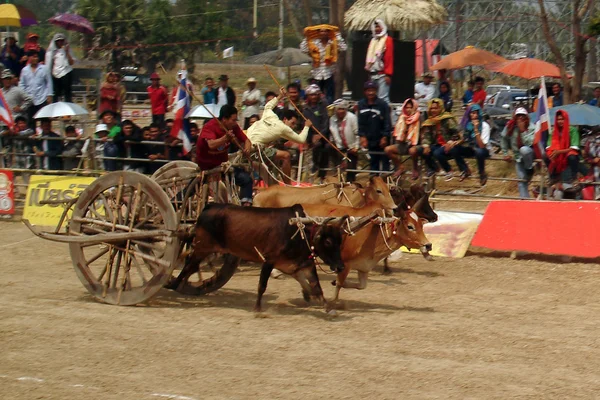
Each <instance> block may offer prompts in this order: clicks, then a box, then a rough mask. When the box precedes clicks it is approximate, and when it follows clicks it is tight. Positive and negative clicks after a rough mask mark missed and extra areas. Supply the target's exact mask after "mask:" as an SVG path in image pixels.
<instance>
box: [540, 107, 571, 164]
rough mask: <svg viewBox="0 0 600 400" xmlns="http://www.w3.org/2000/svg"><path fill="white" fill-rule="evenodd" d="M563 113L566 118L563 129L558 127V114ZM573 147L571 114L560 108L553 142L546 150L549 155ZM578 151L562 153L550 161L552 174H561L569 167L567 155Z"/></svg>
mask: <svg viewBox="0 0 600 400" xmlns="http://www.w3.org/2000/svg"><path fill="white" fill-rule="evenodd" d="M559 115H562V116H563V118H564V119H565V122H564V124H563V127H562V129H559V127H558V122H557V119H558V116H559ZM569 147H571V131H570V126H569V114H568V113H567V112H566V111H564V110H558V111H557V112H556V116H555V117H554V130H553V131H552V142H551V143H550V147H548V149H547V150H546V152H547V153H548V156H551V155H552V154H553V153H554V152H555V151H557V150H566V149H568V148H569ZM576 154H577V151H575V150H571V151H569V152H567V153H561V154H559V155H558V156H556V157H555V158H554V160H551V161H550V165H549V166H548V171H550V173H551V174H560V173H561V172H563V171H564V170H565V169H567V157H569V156H570V155H576Z"/></svg>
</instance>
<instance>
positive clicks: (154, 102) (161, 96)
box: [146, 72, 169, 128]
mask: <svg viewBox="0 0 600 400" xmlns="http://www.w3.org/2000/svg"><path fill="white" fill-rule="evenodd" d="M150 82H152V84H151V85H150V86H148V88H147V89H146V91H147V92H148V97H149V98H150V106H151V108H152V122H153V123H156V124H159V125H160V126H161V128H162V127H163V125H164V124H165V114H166V113H167V107H168V106H169V93H168V92H167V88H166V87H164V86H163V85H161V84H160V75H158V74H157V73H156V72H154V73H152V75H150Z"/></svg>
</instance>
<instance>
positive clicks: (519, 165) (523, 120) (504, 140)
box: [500, 107, 535, 199]
mask: <svg viewBox="0 0 600 400" xmlns="http://www.w3.org/2000/svg"><path fill="white" fill-rule="evenodd" d="M534 135H535V124H533V123H532V122H531V121H530V119H529V113H528V112H527V110H526V109H525V108H523V107H519V108H517V110H516V111H515V115H514V116H513V118H512V119H511V120H510V121H508V123H507V124H506V126H505V127H504V130H503V131H502V133H501V142H500V145H501V146H502V153H503V154H504V160H506V161H512V160H513V159H514V160H515V161H516V163H515V168H516V170H517V177H518V178H519V179H521V180H522V181H523V180H525V181H526V182H519V183H518V186H519V196H520V197H521V198H523V199H528V198H529V197H530V196H529V181H531V178H533V172H534V171H533V160H534V158H535V155H534V152H533V147H532V146H533V137H534ZM509 151H512V153H513V155H512V156H511V155H510V154H509Z"/></svg>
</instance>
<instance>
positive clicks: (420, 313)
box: [0, 223, 600, 400]
mask: <svg viewBox="0 0 600 400" xmlns="http://www.w3.org/2000/svg"><path fill="white" fill-rule="evenodd" d="M30 238H31V235H30V234H29V233H28V232H27V231H26V228H25V227H23V226H21V225H20V224H16V223H2V224H1V225H0V243H1V244H0V246H1V247H0V263H1V267H0V271H1V274H0V398H1V399H61V400H63V399H161V398H165V399H168V398H172V399H179V400H190V399H197V400H200V399H274V398H285V399H313V398H315V399H316V398H333V399H354V398H361V399H432V398H438V399H448V398H460V399H464V398H470V399H475V398H479V399H507V398H529V399H538V398H596V397H597V396H598V393H599V391H600V372H599V371H600V368H599V367H600V350H599V346H598V339H597V338H598V332H599V331H600V306H599V303H600V293H599V290H598V287H599V286H600V269H599V268H598V265H597V264H576V263H572V264H554V263H549V262H541V261H535V260H519V261H514V260H510V259H507V258H491V257H481V256H478V255H470V256H468V257H466V258H465V259H462V260H450V259H438V260H436V261H434V262H426V261H424V260H423V259H422V258H420V256H406V258H404V259H403V260H401V261H402V262H401V263H396V264H395V265H394V267H395V273H394V275H393V276H391V277H386V276H382V275H380V274H379V272H376V273H374V274H373V276H372V277H371V279H370V281H369V287H368V289H367V290H365V291H350V290H347V291H343V292H342V298H343V299H344V302H343V305H342V309H341V310H339V314H338V317H337V318H328V317H327V316H326V314H325V313H324V312H323V310H322V309H320V308H318V307H316V306H309V307H307V306H305V305H304V303H303V301H302V299H301V295H300V290H299V286H298V284H297V283H296V282H295V281H293V280H292V279H285V280H274V281H271V282H270V286H269V288H268V290H267V294H268V295H267V296H266V312H265V314H264V316H265V318H256V317H255V315H254V314H253V313H252V311H251V309H252V305H253V302H254V300H255V289H256V286H257V282H258V274H257V270H256V269H255V268H249V267H246V268H242V270H241V272H240V273H238V274H237V275H236V276H234V277H233V279H232V280H231V281H230V282H229V284H228V285H227V286H225V288H224V289H222V290H221V291H219V292H217V293H216V294H214V295H211V296H207V297H203V298H191V297H187V298H184V297H180V296H177V295H175V294H173V293H171V292H168V291H164V292H162V293H160V294H159V295H158V296H157V297H155V298H154V299H153V300H152V302H151V303H150V304H149V305H146V306H138V307H118V306H108V305H103V304H100V303H98V302H96V301H94V300H93V299H92V298H91V297H90V296H88V295H87V293H86V292H85V291H84V288H83V286H82V285H81V284H80V283H79V281H78V279H77V278H76V276H75V273H74V272H73V270H72V266H71V262H70V260H69V258H68V255H67V249H66V247H65V246H64V245H59V244H54V243H51V242H45V241H42V240H41V239H37V238H33V239H30ZM26 239H29V240H27V241H24V242H20V241H23V240H26ZM19 242H20V243H19ZM330 279H331V277H330V276H325V275H322V281H323V286H324V288H325V290H326V292H327V293H329V295H330V293H331V292H332V288H331V286H330V285H329V281H330Z"/></svg>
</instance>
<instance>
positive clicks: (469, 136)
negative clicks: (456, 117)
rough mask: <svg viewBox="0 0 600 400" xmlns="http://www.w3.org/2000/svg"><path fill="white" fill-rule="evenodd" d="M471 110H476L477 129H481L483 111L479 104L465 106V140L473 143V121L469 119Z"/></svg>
mask: <svg viewBox="0 0 600 400" xmlns="http://www.w3.org/2000/svg"><path fill="white" fill-rule="evenodd" d="M473 111H477V119H478V120H479V129H480V130H481V129H482V128H481V127H482V125H483V111H482V110H481V106H480V105H479V104H473V105H471V107H467V111H466V113H465V115H466V117H467V123H466V124H465V140H466V141H467V143H471V144H472V143H473V142H474V141H475V126H474V125H473V121H472V120H471V113H472V112H473Z"/></svg>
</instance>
